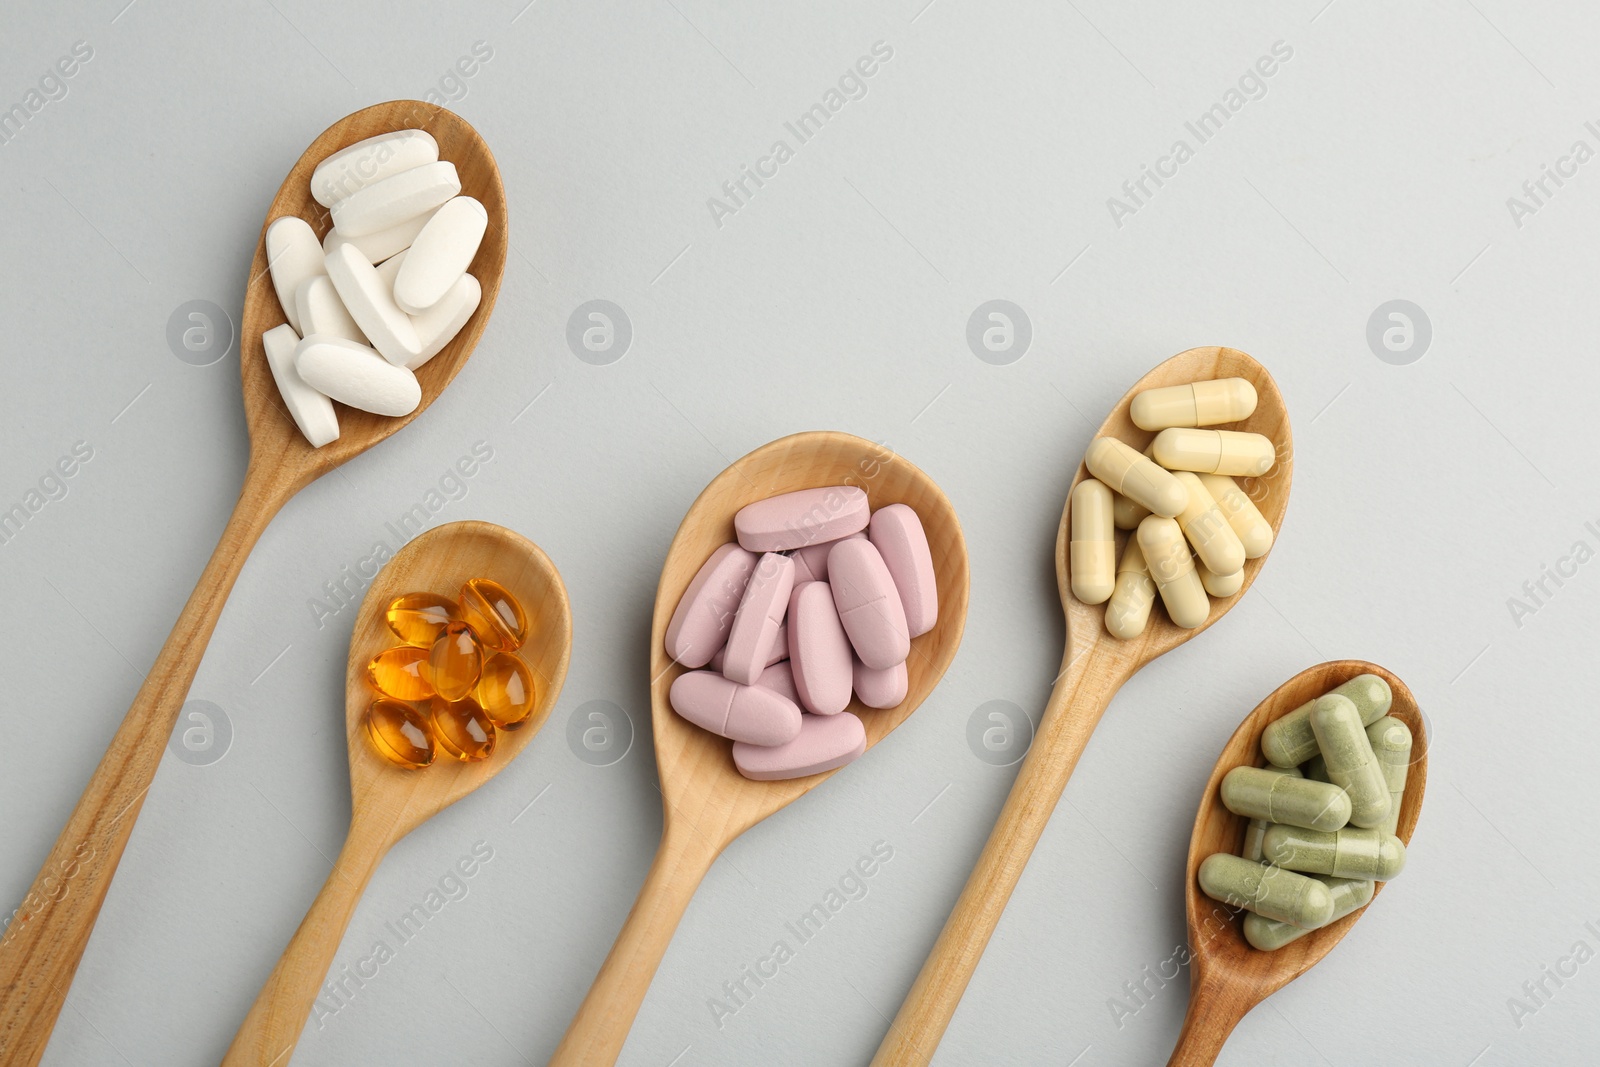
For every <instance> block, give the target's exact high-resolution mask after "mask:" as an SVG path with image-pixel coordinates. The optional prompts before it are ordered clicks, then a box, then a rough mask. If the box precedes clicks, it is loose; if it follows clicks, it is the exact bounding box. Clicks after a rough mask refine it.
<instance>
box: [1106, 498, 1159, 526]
mask: <svg viewBox="0 0 1600 1067" xmlns="http://www.w3.org/2000/svg"><path fill="white" fill-rule="evenodd" d="M1148 514H1150V509H1149V508H1147V507H1145V506H1144V505H1143V504H1135V503H1134V502H1133V501H1131V500H1129V499H1128V498H1127V497H1125V496H1123V495H1122V494H1121V493H1112V494H1111V525H1113V526H1115V527H1116V528H1117V529H1119V530H1137V529H1138V528H1139V523H1140V522H1141V521H1143V519H1144V517H1145V516H1146V515H1148Z"/></svg>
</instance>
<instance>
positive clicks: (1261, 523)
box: [1196, 474, 1272, 559]
mask: <svg viewBox="0 0 1600 1067" xmlns="http://www.w3.org/2000/svg"><path fill="white" fill-rule="evenodd" d="M1196 477H1198V478H1199V479H1200V484H1201V485H1203V486H1205V487H1206V492H1208V493H1210V494H1211V499H1212V500H1215V501H1216V502H1217V507H1218V508H1219V509H1220V510H1221V511H1222V514H1223V515H1225V516H1227V519H1228V525H1229V526H1232V527H1233V532H1234V534H1235V535H1236V536H1237V537H1238V538H1239V543H1240V544H1241V545H1243V546H1244V558H1245V559H1259V558H1260V557H1262V556H1265V555H1266V554H1267V551H1268V550H1269V549H1271V548H1272V524H1271V523H1270V522H1268V521H1267V519H1266V516H1264V515H1262V514H1261V510H1260V509H1259V508H1257V507H1256V505H1255V502H1254V501H1253V500H1251V499H1250V496H1249V494H1247V493H1246V492H1245V491H1244V490H1243V489H1240V488H1239V483H1238V482H1235V481H1234V480H1233V479H1232V478H1229V477H1228V476H1227V475H1226V474H1201V475H1197V476H1196Z"/></svg>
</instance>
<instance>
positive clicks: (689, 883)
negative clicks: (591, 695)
mask: <svg viewBox="0 0 1600 1067" xmlns="http://www.w3.org/2000/svg"><path fill="white" fill-rule="evenodd" d="M827 485H853V486H857V487H859V488H860V489H862V490H864V491H865V492H866V494H867V499H868V502H869V504H870V505H871V507H872V509H873V510H874V511H876V510H877V509H878V508H881V507H884V506H885V505H888V504H897V503H898V504H905V505H907V506H909V507H910V508H911V509H912V510H914V511H915V512H916V513H917V515H918V517H919V518H920V519H921V520H922V525H923V528H924V530H925V531H926V532H927V535H928V548H929V550H930V551H931V553H932V555H933V569H934V575H935V578H936V581H937V585H938V590H939V618H938V622H937V623H936V624H935V625H934V628H933V629H932V630H930V631H929V632H927V633H925V634H923V635H922V636H920V637H916V638H913V639H912V641H911V654H910V656H909V657H908V658H907V660H906V673H907V676H908V687H907V692H906V698H905V700H903V701H902V702H901V703H900V704H899V705H897V706H896V707H893V708H888V709H882V710H875V709H872V708H868V707H866V706H865V705H863V704H861V703H860V701H857V700H855V699H852V700H851V703H850V706H849V707H848V708H847V709H846V710H845V711H844V712H842V713H841V714H846V715H850V714H853V715H856V716H858V717H859V718H860V719H861V720H862V723H863V724H864V725H865V726H866V734H867V747H868V748H869V749H870V748H871V747H872V746H873V745H875V744H877V743H878V742H879V741H881V740H883V739H884V737H886V736H888V734H889V732H890V731H892V730H893V729H894V728H895V727H897V726H899V725H900V724H901V723H902V722H904V721H905V720H906V718H907V716H909V715H910V714H911V713H912V712H913V711H915V710H916V709H917V706H918V705H920V704H921V703H922V701H923V700H924V699H925V698H926V697H927V696H928V694H929V693H931V692H932V691H933V687H934V686H935V685H937V684H938V682H939V679H940V678H941V677H943V675H944V672H945V668H947V667H948V666H949V665H950V661H951V659H952V658H953V657H954V656H955V653H956V647H957V646H958V645H959V644H960V643H961V633H962V630H963V628H964V627H965V625H966V617H967V597H968V592H969V575H968V567H967V546H966V541H965V539H964V538H963V537H962V534H961V524H960V522H959V521H958V520H957V518H956V513H955V508H954V507H953V506H952V505H951V503H950V500H949V498H948V497H946V496H945V495H944V492H943V491H942V490H940V488H939V487H938V485H936V484H935V483H934V481H933V480H932V479H931V478H929V477H928V476H927V475H926V474H924V473H923V472H922V471H921V470H919V469H917V468H916V467H915V466H913V465H912V464H911V463H909V462H908V461H906V460H905V459H904V458H902V457H900V456H898V455H896V454H895V453H894V452H892V451H890V450H889V449H887V448H885V447H883V446H881V445H876V444H873V443H872V442H871V441H867V440H864V439H862V438H859V437H853V436H851V435H850V434H845V433H836V432H829V431H817V432H812V433H801V434H795V435H793V436H790V437H785V438H782V439H780V440H777V441H773V442H772V443H770V444H767V445H764V446H762V447H761V448H758V449H756V450H755V451H754V452H751V453H750V454H749V455H747V456H745V457H744V458H743V459H740V460H739V461H738V462H736V463H734V464H733V465H732V466H730V467H729V468H728V469H727V470H725V471H723V472H722V473H721V474H719V475H718V476H717V477H716V478H715V479H713V480H712V482H711V484H710V485H708V486H706V488H705V489H704V491H702V492H701V494H700V496H699V497H697V498H696V499H695V502H694V505H693V506H692V507H691V508H690V509H689V513H688V514H687V515H686V516H684V519H683V523H682V525H680V526H679V527H678V533H677V535H676V536H675V537H674V538H673V539H672V546H671V547H670V548H669V549H668V551H667V560H666V563H665V565H664V566H663V567H662V570H661V582H660V584H659V585H658V586H657V588H656V603H655V614H654V616H653V621H652V624H651V628H650V677H651V683H650V715H651V723H652V728H653V730H654V733H655V746H656V765H657V768H658V770H659V771H660V783H661V784H660V788H661V795H662V798H663V801H664V807H663V813H662V835H661V848H660V851H659V852H658V853H657V854H656V859H655V863H654V864H653V865H652V867H651V869H650V873H649V875H648V876H647V877H646V880H645V884H644V887H643V889H641V890H640V893H639V899H638V901H637V902H636V903H635V904H634V906H633V911H632V912H630V913H629V915H628V920H627V922H626V924H624V926H623V928H622V932H621V934H619V935H618V938H617V941H616V944H615V945H614V946H613V947H612V949H611V953H610V955H608V956H607V957H606V960H605V963H604V964H603V965H602V966H601V968H600V973H599V975H598V976H597V977H596V978H595V981H594V985H593V986H591V987H590V990H589V994H588V996H587V997H586V998H585V999H584V1002H583V1005H582V1006H581V1007H580V1008H579V1009H578V1013H577V1015H576V1016H575V1017H574V1018H573V1020H572V1023H571V1025H570V1026H569V1027H568V1029H567V1032H566V1036H565V1037H564V1038H562V1041H561V1045H560V1047H558V1048H557V1049H556V1053H555V1057H554V1059H552V1060H551V1063H552V1064H562V1065H570V1064H610V1063H613V1062H615V1060H616V1058H617V1055H618V1053H620V1052H621V1051H622V1045H623V1042H624V1041H626V1040H627V1036H628V1029H629V1027H631V1026H632V1025H633V1019H634V1016H635V1015H636V1014H637V1013H638V1010H639V1005H640V1003H641V1002H642V1001H643V999H644V995H645V992H646V990H648V988H649V986H650V980H651V978H652V977H653V976H654V975H655V971H656V967H657V965H659V963H660V962H661V957H662V955H663V954H664V953H665V951H666V947H667V943H668V942H669V941H670V940H671V938H672V932H673V930H674V929H676V927H677V924H678V920H679V919H680V918H682V916H683V911H684V909H685V908H686V907H688V903H689V898H690V897H691V896H692V895H693V893H694V890H695V888H696V887H697V886H698V885H699V883H700V880H701V878H703V877H704V875H705V872H706V871H707V870H709V869H710V866H711V864H712V862H713V861H715V859H716V857H717V856H718V855H719V854H720V853H721V852H722V850H723V848H725V847H726V846H727V844H728V843H729V842H730V841H732V840H733V839H734V838H736V837H738V836H739V835H740V834H741V833H743V832H744V831H745V830H747V829H749V828H750V827H751V826H753V825H755V824H756V823H757V822H760V821H761V820H762V819H764V818H766V817H767V816H768V815H771V814H772V813H773V812H775V811H778V810H779V809H781V808H783V807H784V806H786V805H787V804H789V803H790V802H791V801H794V800H796V799H798V798H799V797H801V796H803V795H805V794H806V793H808V792H810V791H811V790H813V789H815V788H816V787H817V786H819V785H821V784H822V783H823V782H825V781H827V779H828V778H829V777H831V776H832V775H834V774H836V773H838V771H840V770H843V769H844V768H842V767H841V768H838V769H836V770H832V771H825V772H823V773H821V774H813V775H810V776H808V777H805V778H792V779H788V780H784V781H773V782H757V781H751V780H750V779H748V778H745V777H744V776H743V775H741V774H740V773H739V771H738V769H737V768H736V767H735V766H734V763H733V754H732V746H731V743H730V742H729V741H727V740H726V739H724V738H721V737H718V736H716V735H715V734H712V733H709V732H708V731H705V730H702V729H700V728H699V727H698V726H695V725H694V724H692V723H690V722H689V721H688V720H686V719H684V718H683V717H682V716H680V715H678V714H677V712H675V711H673V710H672V705H671V703H670V701H669V700H668V692H669V691H670V690H671V688H672V682H673V680H674V679H675V678H677V677H678V675H680V674H682V673H683V672H684V670H685V668H684V667H683V666H682V665H680V664H678V663H676V662H674V661H673V660H672V658H671V657H670V656H669V655H667V651H666V631H667V623H668V622H669V621H670V620H671V618H672V613H673V611H674V609H675V608H676V607H677V605H678V601H679V599H681V598H682V596H683V593H684V590H686V589H687V588H688V586H689V582H690V581H691V580H692V579H693V578H694V576H695V573H696V572H697V571H698V570H699V569H700V565H701V564H703V563H704V562H705V561H706V559H707V557H709V556H710V555H711V553H712V552H713V551H714V550H716V549H717V548H718V547H719V546H721V545H724V544H726V543H728V542H729V541H732V540H735V534H734V528H733V516H734V513H735V512H737V511H738V510H739V509H740V508H742V507H744V506H745V505H746V504H749V503H753V502H754V501H757V500H762V499H764V498H766V497H770V496H776V495H778V494H779V493H787V492H792V491H794V490H796V489H811V488H815V487H818V486H827Z"/></svg>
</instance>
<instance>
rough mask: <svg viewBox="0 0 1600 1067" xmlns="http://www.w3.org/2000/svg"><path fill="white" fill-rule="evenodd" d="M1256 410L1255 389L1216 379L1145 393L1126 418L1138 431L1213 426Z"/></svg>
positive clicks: (1240, 381) (1244, 383) (1239, 380)
mask: <svg viewBox="0 0 1600 1067" xmlns="http://www.w3.org/2000/svg"><path fill="white" fill-rule="evenodd" d="M1255 409H1256V387H1255V386H1253V385H1251V384H1250V383H1249V382H1248V381H1246V380H1245V379H1243V378H1217V379H1214V380H1212V381H1206V382H1190V383H1189V384H1188V385H1171V386H1168V387H1167V388H1165V389H1146V390H1145V391H1144V392H1142V393H1140V394H1139V395H1138V396H1136V397H1134V398H1133V404H1132V405H1131V406H1130V407H1129V409H1128V414H1129V415H1131V416H1132V417H1133V424H1134V425H1135V426H1137V427H1139V429H1141V430H1165V429H1167V428H1168V427H1169V426H1215V425H1217V424H1218V423H1223V422H1238V421H1239V420H1240V419H1248V418H1249V417H1250V414H1251V412H1253V411H1255Z"/></svg>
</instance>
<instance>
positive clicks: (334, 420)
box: [261, 323, 339, 448]
mask: <svg viewBox="0 0 1600 1067" xmlns="http://www.w3.org/2000/svg"><path fill="white" fill-rule="evenodd" d="M299 344H300V335H299V334H297V333H295V332H294V327H293V326H290V325H289V324H288V323H284V324H283V325H282V326H274V327H273V328H272V329H270V330H268V331H267V332H266V333H264V334H262V335H261V347H262V348H264V349H266V352H267V366H268V367H270V368H272V380H273V381H275V382H277V383H278V395H279V396H281V397H283V406H284V407H286V408H288V409H289V417H290V418H292V419H293V420H294V424H295V425H296V426H298V427H299V428H300V432H301V433H302V434H304V435H305V439H306V440H307V441H309V442H311V447H312V448H321V447H322V446H323V445H325V444H327V443H328V442H329V441H336V440H338V438H339V416H338V415H336V414H334V411H333V401H331V400H329V399H328V398H327V397H326V396H325V395H323V394H322V393H319V392H318V391H317V390H315V389H313V388H312V387H311V386H309V385H307V384H306V382H305V379H304V378H302V377H300V372H299V371H298V370H296V369H295V362H294V353H295V348H296V347H298V346H299Z"/></svg>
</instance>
